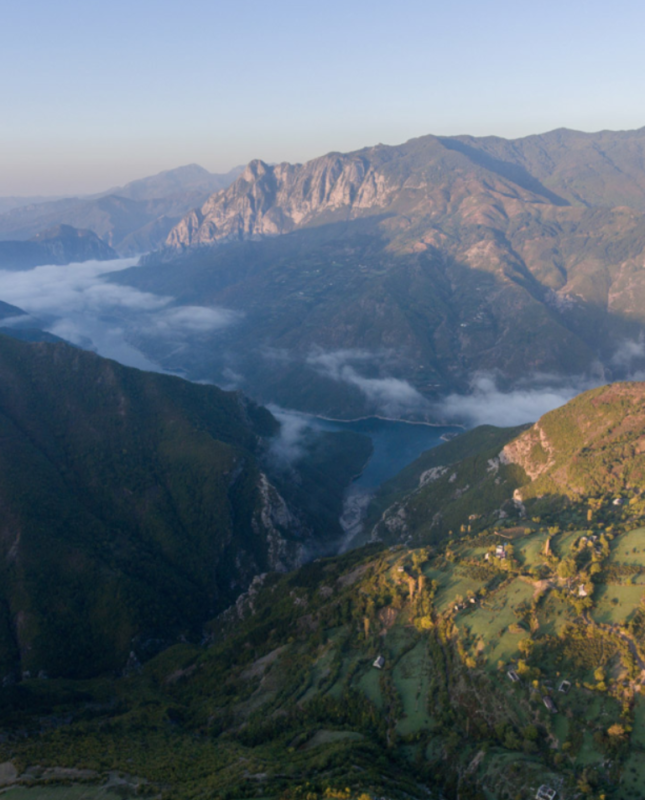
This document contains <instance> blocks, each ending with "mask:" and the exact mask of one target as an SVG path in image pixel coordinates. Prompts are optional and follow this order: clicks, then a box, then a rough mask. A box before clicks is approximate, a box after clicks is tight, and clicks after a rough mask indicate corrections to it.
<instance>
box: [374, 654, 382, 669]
mask: <svg viewBox="0 0 645 800" xmlns="http://www.w3.org/2000/svg"><path fill="white" fill-rule="evenodd" d="M372 666H374V667H376V669H383V667H384V666H385V658H384V657H383V656H377V657H376V659H375V661H374V664H372Z"/></svg>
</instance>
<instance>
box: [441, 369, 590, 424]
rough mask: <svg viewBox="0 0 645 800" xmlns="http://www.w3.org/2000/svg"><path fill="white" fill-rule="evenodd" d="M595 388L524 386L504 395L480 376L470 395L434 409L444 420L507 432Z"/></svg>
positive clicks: (586, 385) (491, 381) (448, 399)
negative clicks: (488, 426)
mask: <svg viewBox="0 0 645 800" xmlns="http://www.w3.org/2000/svg"><path fill="white" fill-rule="evenodd" d="M592 385H593V384H591V383H586V382H585V383H584V384H583V383H582V382H581V383H577V384H568V385H557V384H556V385H550V386H548V385H547V386H542V387H540V386H534V387H531V386H523V387H520V388H517V389H513V390H512V391H510V392H503V391H501V390H500V389H498V388H497V384H496V382H495V378H494V377H493V376H491V375H480V376H478V377H477V378H475V380H474V381H473V383H472V392H471V393H470V394H467V395H463V394H451V395H448V396H447V397H445V398H444V399H443V400H442V401H441V402H440V403H438V404H437V405H436V406H435V409H436V411H437V413H438V414H439V415H440V416H441V417H443V418H444V419H450V420H454V421H457V422H462V423H464V424H466V425H468V426H476V425H497V426H498V427H501V428H506V427H512V426H514V425H522V424H524V423H526V422H535V421H536V420H537V419H539V418H540V417H541V416H542V415H543V414H546V413H547V411H552V410H553V409H554V408H559V407H560V406H562V405H564V404H565V403H567V402H568V401H569V400H571V399H572V398H573V397H575V396H576V395H577V394H580V392H583V391H585V390H586V389H589V388H591V386H592Z"/></svg>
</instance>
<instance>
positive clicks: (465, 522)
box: [364, 383, 645, 545]
mask: <svg viewBox="0 0 645 800" xmlns="http://www.w3.org/2000/svg"><path fill="white" fill-rule="evenodd" d="M644 454H645V383H614V384H611V385H609V386H602V387H599V388H596V389H592V390H590V391H588V392H584V393H583V394H581V395H579V396H578V397H576V398H574V399H573V400H571V401H570V402H568V403H566V404H565V405H564V406H562V407H561V408H558V409H556V410H555V411H551V412H549V413H548V414H545V415H544V416H543V417H541V418H540V419H539V420H538V421H537V422H536V423H535V424H534V425H532V426H523V427H521V428H493V427H492V426H482V427H479V428H475V429H474V430H472V431H469V432H468V433H466V434H464V435H463V436H460V437H458V438H457V439H455V440H454V441H451V442H448V443H447V444H445V445H441V446H440V447H438V448H436V449H435V450H430V451H428V452H427V453H424V454H423V455H422V456H421V457H420V458H419V459H417V460H416V461H415V462H414V463H413V464H410V465H409V466H408V467H407V468H406V469H405V470H404V471H403V472H402V473H400V474H399V475H398V476H397V477H396V478H394V479H392V480H391V481H388V482H387V483H385V484H383V486H381V487H380V489H379V491H378V492H377V494H376V496H375V498H374V500H373V502H372V504H371V506H370V507H369V509H368V512H367V520H366V525H365V531H364V535H365V538H366V539H371V540H380V539H382V540H384V541H387V542H400V541H406V542H413V543H416V544H417V545H419V544H427V543H431V542H436V541H438V540H441V539H442V538H443V537H445V536H446V535H447V534H448V533H449V532H453V533H457V532H459V531H460V530H461V531H463V530H464V529H466V528H469V527H470V528H471V529H473V530H480V529H481V528H482V527H486V526H489V525H491V524H494V523H495V521H497V520H504V519H507V518H508V519H513V520H515V521H516V522H517V521H518V520H522V519H526V518H528V519H530V518H531V517H532V516H533V515H535V514H537V515H538V516H539V515H540V514H543V513H545V510H546V512H548V513H549V514H554V513H556V510H559V513H560V515H561V517H562V518H567V514H568V513H569V512H568V511H566V509H574V508H575V507H576V506H577V505H579V504H583V505H584V512H583V516H582V517H581V518H580V519H579V520H577V522H578V524H583V521H584V518H585V517H584V515H586V514H588V513H590V516H589V520H590V521H591V520H592V519H593V518H594V512H593V509H594V508H596V507H599V506H600V505H604V506H606V507H609V508H612V504H613V501H614V500H617V506H615V507H614V509H618V510H619V509H620V508H621V507H622V505H623V504H624V503H625V502H626V501H627V500H628V499H629V498H631V497H635V498H638V496H639V495H640V492H641V487H642V486H643V480H644V476H645V455H644ZM562 509H565V510H562ZM588 509H591V512H588ZM570 513H572V514H573V513H574V512H573V511H571V512H570ZM569 521H570V520H569V519H568V518H567V522H569Z"/></svg>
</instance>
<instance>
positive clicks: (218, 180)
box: [96, 164, 243, 200]
mask: <svg viewBox="0 0 645 800" xmlns="http://www.w3.org/2000/svg"><path fill="white" fill-rule="evenodd" d="M242 170H243V167H234V168H233V169H231V170H229V171H228V172H226V173H223V174H216V173H213V172H209V171H208V170H206V169H204V167H200V166H199V164H187V165H186V166H184V167H177V168H175V169H170V170H165V171H164V172H159V173H158V174H157V175H152V176H150V177H148V178H140V179H139V180H136V181H131V182H130V183H126V185H125V186H117V187H115V188H113V189H109V190H108V191H106V192H101V193H100V194H99V195H96V197H105V196H106V195H114V194H115V195H118V196H119V197H125V198H127V199H128V200H162V199H164V198H167V197H173V196H175V195H179V194H182V193H184V192H200V193H203V192H208V193H210V194H212V193H213V192H219V191H220V189H226V187H227V186H230V184H231V183H233V181H234V180H235V179H236V178H237V176H238V175H239V174H240V172H242Z"/></svg>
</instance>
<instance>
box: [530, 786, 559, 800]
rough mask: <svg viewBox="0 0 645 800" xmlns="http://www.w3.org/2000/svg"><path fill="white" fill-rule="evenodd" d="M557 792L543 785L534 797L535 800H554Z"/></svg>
mask: <svg viewBox="0 0 645 800" xmlns="http://www.w3.org/2000/svg"><path fill="white" fill-rule="evenodd" d="M556 794H557V792H556V790H555V789H553V788H551V786H547V785H546V783H543V784H542V786H540V788H539V789H538V790H537V794H536V795H535V800H555V796H556Z"/></svg>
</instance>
